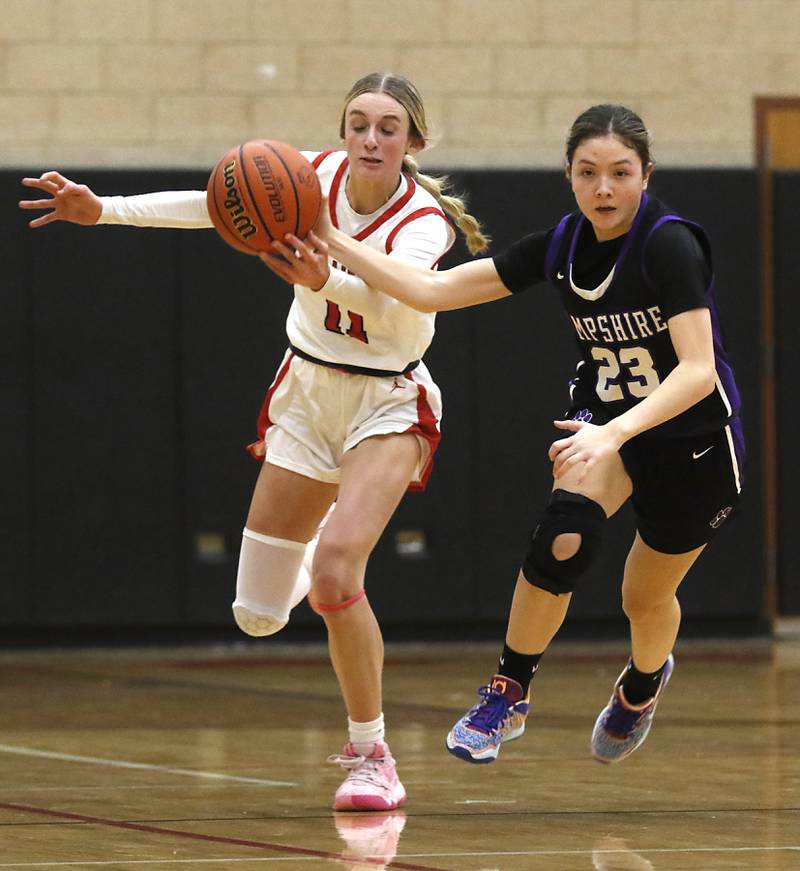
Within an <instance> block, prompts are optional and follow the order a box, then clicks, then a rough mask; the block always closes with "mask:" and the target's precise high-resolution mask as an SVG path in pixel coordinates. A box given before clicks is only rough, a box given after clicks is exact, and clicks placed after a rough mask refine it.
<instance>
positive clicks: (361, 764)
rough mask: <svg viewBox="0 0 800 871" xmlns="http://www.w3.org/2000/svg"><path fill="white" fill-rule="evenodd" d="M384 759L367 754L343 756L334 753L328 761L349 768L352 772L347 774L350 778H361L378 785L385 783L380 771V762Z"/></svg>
mask: <svg viewBox="0 0 800 871" xmlns="http://www.w3.org/2000/svg"><path fill="white" fill-rule="evenodd" d="M383 761H384V758H383V757H382V756H381V757H379V758H377V759H375V758H372V757H370V758H367V757H366V756H341V755H338V754H337V755H334V756H329V757H328V762H330V763H331V764H332V765H341V766H342V768H349V769H350V773H349V774H348V775H347V779H348V780H357V781H358V780H361V781H364V782H365V783H371V784H373V785H376V786H381V785H383V781H384V778H383V775H382V774H381V771H380V764H381V763H382V762H383Z"/></svg>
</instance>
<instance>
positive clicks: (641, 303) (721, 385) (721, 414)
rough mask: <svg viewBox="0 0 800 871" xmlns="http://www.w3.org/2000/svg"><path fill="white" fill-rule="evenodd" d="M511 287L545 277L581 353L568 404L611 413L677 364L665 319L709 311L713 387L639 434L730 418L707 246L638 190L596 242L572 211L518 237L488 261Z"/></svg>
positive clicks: (714, 425)
mask: <svg viewBox="0 0 800 871" xmlns="http://www.w3.org/2000/svg"><path fill="white" fill-rule="evenodd" d="M494 263H495V267H496V268H497V272H498V274H499V276H500V278H501V280H502V281H503V283H504V284H505V285H506V287H507V288H508V289H509V290H510V291H512V292H514V293H516V292H519V291H521V290H525V289H526V288H528V287H530V286H531V285H533V284H536V283H537V282H539V281H543V280H549V281H550V282H551V283H552V284H553V285H554V286H555V287H556V288H557V289H558V291H559V293H560V295H561V301H562V303H563V306H564V309H565V310H566V312H567V315H568V316H569V319H570V322H571V324H572V327H573V330H574V332H575V338H576V340H577V343H578V347H579V349H580V353H581V360H580V362H579V363H578V369H577V374H576V376H575V378H574V379H573V381H572V382H571V383H570V384H571V386H570V393H571V396H572V400H573V404H575V403H576V402H578V403H580V402H585V403H586V405H588V406H591V405H593V404H594V405H596V404H597V400H598V398H599V399H600V400H601V401H602V402H603V407H604V409H605V410H606V411H607V412H608V413H609V414H610V415H611V416H613V417H616V416H618V415H620V414H622V413H623V412H624V411H627V410H628V409H629V408H631V407H633V406H634V405H636V404H637V403H638V402H640V401H641V400H642V399H644V397H645V396H647V395H648V394H649V393H651V392H652V391H653V390H655V388H656V387H657V386H658V385H659V384H660V383H661V382H662V381H663V380H664V379H665V378H666V377H667V375H668V374H669V373H670V372H671V371H672V370H673V369H674V368H675V367H676V366H677V365H678V358H677V355H676V354H675V349H674V347H673V345H672V341H671V339H670V335H669V330H668V328H667V321H668V320H669V318H671V317H673V316H674V315H677V314H680V313H681V312H683V311H689V310H691V309H695V308H708V309H710V312H711V323H712V330H713V339H714V355H715V361H716V371H717V379H716V388H715V390H714V391H713V392H712V393H711V394H710V395H709V396H706V397H705V398H704V399H702V400H701V401H700V402H698V403H696V404H695V405H693V406H692V407H691V408H688V409H687V410H686V411H684V412H682V413H681V414H679V415H678V416H677V417H674V418H672V419H671V420H668V421H665V422H664V423H662V424H660V425H659V426H657V427H653V428H652V429H650V430H647V431H646V433H643V435H647V436H653V435H658V436H662V437H663V436H688V435H695V434H699V433H705V432H712V431H714V430H718V429H720V428H722V427H723V426H724V425H725V424H726V423H727V422H728V421H729V420H730V419H731V418H733V417H735V416H736V415H737V414H738V411H739V406H740V398H739V391H738V389H737V387H736V382H735V380H734V377H733V371H732V369H731V367H730V364H729V363H728V359H727V354H726V352H725V348H724V346H723V343H722V337H721V333H720V326H719V319H718V317H717V312H716V309H715V306H714V301H713V287H714V280H713V273H712V265H711V250H710V246H709V243H708V239H707V237H706V234H705V232H704V231H703V229H702V228H701V227H700V226H699V225H697V224H694V223H692V222H691V221H687V220H685V219H684V218H681V217H680V216H678V215H676V214H674V213H673V212H671V211H670V210H669V209H668V208H667V207H666V206H665V205H664V204H662V203H661V202H659V201H658V200H657V199H656V198H655V197H649V196H648V195H647V194H646V193H645V194H643V196H642V201H641V204H640V206H639V210H638V212H637V214H636V217H635V218H634V221H633V224H632V225H631V228H630V230H629V231H628V232H627V233H626V234H625V235H624V236H620V237H618V238H617V239H614V240H611V241H608V242H598V241H597V240H596V238H595V235H594V232H593V230H592V226H591V224H590V223H589V222H588V221H587V220H586V218H585V217H584V216H583V214H582V213H581V212H580V211H576V212H573V213H571V214H569V215H566V216H565V217H564V218H563V219H562V220H561V222H560V223H559V224H558V225H557V226H556V227H553V228H551V229H550V230H547V231H544V232H540V233H534V234H531V235H530V236H526V237H525V238H523V239H521V240H519V241H518V242H516V243H515V244H514V245H512V246H511V247H510V248H508V249H507V250H506V251H504V252H503V253H501V254H499V255H498V256H497V257H495V258H494Z"/></svg>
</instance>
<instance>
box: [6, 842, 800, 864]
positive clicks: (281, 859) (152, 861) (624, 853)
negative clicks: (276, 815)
mask: <svg viewBox="0 0 800 871" xmlns="http://www.w3.org/2000/svg"><path fill="white" fill-rule="evenodd" d="M240 843H241V842H240ZM254 843H255V842H253V843H251V845H253V844H254ZM272 846H274V847H275V848H276V849H277V848H278V847H280V849H295V848H290V847H284V846H281V845H277V844H276V845H272ZM296 849H298V850H299V848H296ZM775 852H800V846H797V847H696V848H693V847H664V848H653V849H643V850H637V851H634V850H507V851H504V852H499V851H496V852H482V851H480V852H479V851H475V852H470V853H406V854H405V855H404V858H406V859H415V858H427V857H431V858H440V859H444V858H451V859H457V858H462V859H463V858H472V859H483V858H496V857H504V856H530V857H537V856H588V857H591V856H597V855H603V856H613V855H618V856H631V855H635V856H639V857H641V858H644V857H645V856H649V855H653V854H656V853H658V854H664V853H681V854H683V853H692V854H693V853H726V854H727V853H775ZM309 855H312V856H314V857H316V858H323V859H332V860H337V859H341V855H340V854H337V853H326V852H324V851H322V850H319V851H315V850H305V851H303V855H301V856H242V857H239V858H222V857H220V858H217V859H123V860H119V859H113V860H95V861H77V862H72V861H66V862H65V861H57V862H8V863H7V862H0V868H67V867H75V866H80V867H81V868H89V867H91V868H103V867H108V866H115V865H119V864H120V861H122V863H123V864H125V865H160V866H161V865H163V866H166V865H208V864H211V863H212V862H213V863H217V864H222V863H225V864H229V865H232V864H235V863H239V862H297V861H300V860H301V859H305V858H308V856H309ZM362 862H363V863H364V864H369V863H370V860H369V859H366V860H362ZM376 864H377V863H376ZM382 867H385V868H398V869H418V871H444V869H435V868H429V867H428V866H423V865H409V864H407V863H405V862H396V861H392V862H390V863H389V864H387V865H384V866H382Z"/></svg>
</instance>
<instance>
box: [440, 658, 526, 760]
mask: <svg viewBox="0 0 800 871" xmlns="http://www.w3.org/2000/svg"><path fill="white" fill-rule="evenodd" d="M478 692H479V693H480V695H481V700H480V701H479V702H478V704H477V705H475V706H474V707H472V708H470V709H469V711H467V713H466V714H464V716H463V717H462V718H461V719H460V720H459V721H458V722H457V723H456V724H455V726H453V728H452V729H451V730H450V732H449V733H448V735H447V740H446V744H447V749H448V751H449V752H450V753H452V754H453V756H458V758H459V759H464V760H466V761H467V762H476V763H486V762H494V760H495V759H497V754H498V753H499V752H500V745H501V744H502V743H503V742H504V741H513V740H514V738H519V737H520V735H522V733H523V732H524V731H525V718H526V717H527V716H528V708H529V707H530V693H528V695H527V696H526V697H525V698H524V699H523V698H522V687H521V686H520V685H519V684H518V683H517V682H516V681H515V680H511V678H508V677H503V675H502V674H496V675H495V676H494V677H493V678H492V679H491V681H490V682H489V683H488V684H487V686H484V687H480V689H479V690H478Z"/></svg>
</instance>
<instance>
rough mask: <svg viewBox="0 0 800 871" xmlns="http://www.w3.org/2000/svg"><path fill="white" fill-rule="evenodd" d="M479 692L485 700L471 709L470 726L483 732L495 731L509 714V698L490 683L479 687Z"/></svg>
mask: <svg viewBox="0 0 800 871" xmlns="http://www.w3.org/2000/svg"><path fill="white" fill-rule="evenodd" d="M478 693H479V694H480V695H481V696H482V697H483V701H481V702H478V704H477V705H475V707H474V708H471V709H470V712H469V714H467V721H468V722H469V724H470V726H473V727H474V728H476V729H480V730H481V731H483V732H493V731H494V730H495V729H496V728H497V727H498V726H500V725H501V724H502V723H503V721H504V720H505V719H506V717H507V716H508V709H509V703H508V699H507V698H506V697H505V696H504V695H503V694H502V693H498V692H495V691H494V690H492V688H491V686H488V685H487V686H485V687H478Z"/></svg>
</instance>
